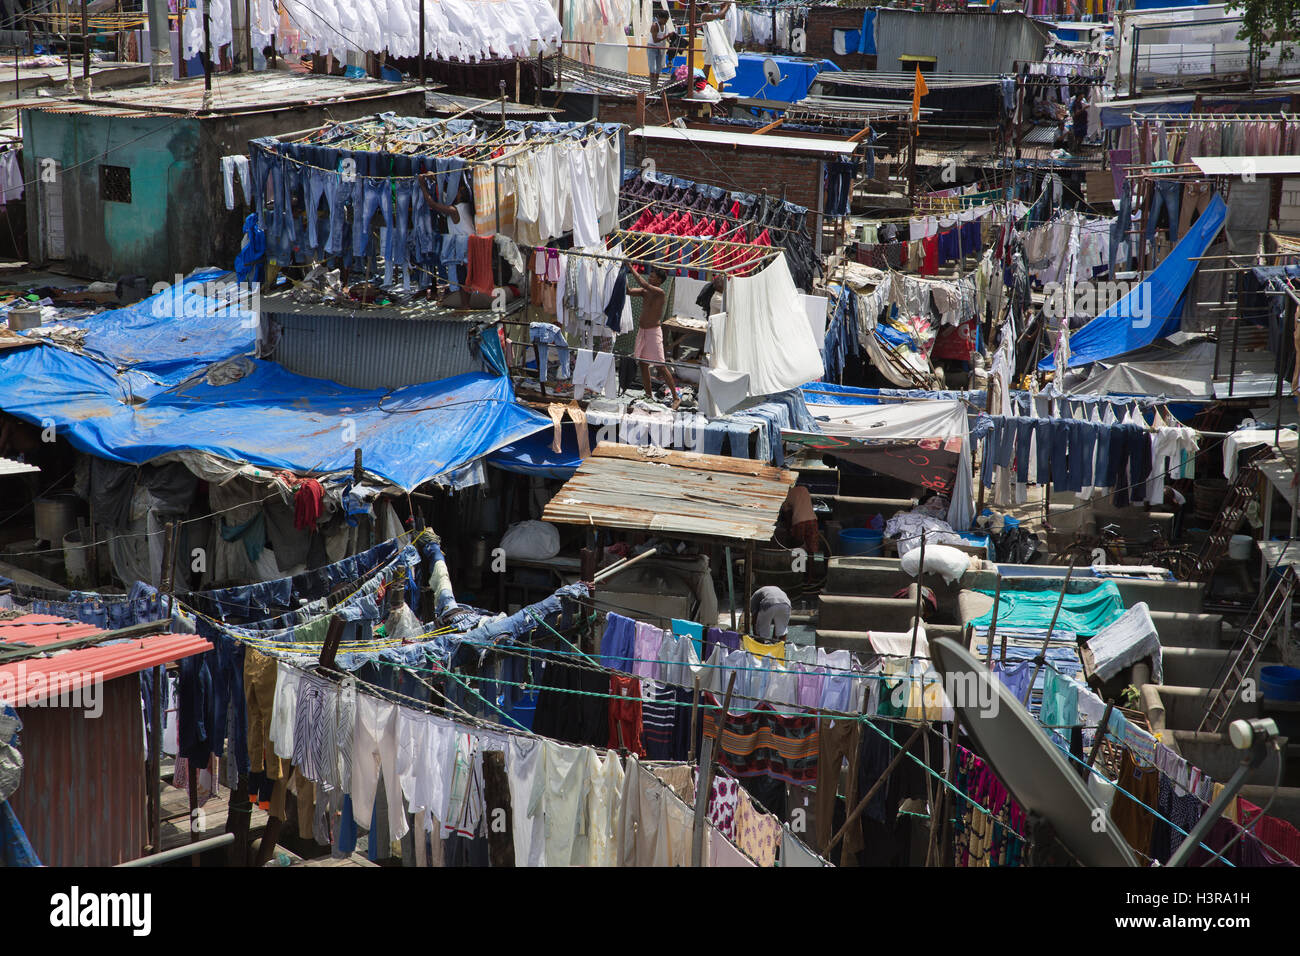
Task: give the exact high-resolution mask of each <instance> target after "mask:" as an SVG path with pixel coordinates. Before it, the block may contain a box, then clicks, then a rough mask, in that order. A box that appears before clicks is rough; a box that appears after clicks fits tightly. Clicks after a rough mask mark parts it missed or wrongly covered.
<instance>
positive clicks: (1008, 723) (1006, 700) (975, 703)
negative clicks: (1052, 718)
mask: <svg viewBox="0 0 1300 956" xmlns="http://www.w3.org/2000/svg"><path fill="white" fill-rule="evenodd" d="M930 657H931V659H932V660H933V662H934V666H935V668H936V669H937V670H938V671H939V673H940V674H942V675H943V676H944V678H945V680H944V686H945V687H951V688H953V690H950V691H949V693H948V696H949V697H950V698H952V699H953V706H954V707H955V708H956V710H957V711H958V713H959V714H960V715H961V719H962V723H963V724H965V726H966V729H967V731H968V732H969V733H970V735H971V736H972V737H973V738H975V741H976V743H978V744H979V747H980V749H981V750H982V751H983V752H984V754H985V756H986V757H987V758H988V761H989V763H990V764H991V765H992V768H993V770H994V772H996V773H997V775H998V776H999V777H1001V778H1002V782H1003V783H1005V784H1006V785H1007V789H1008V790H1010V791H1011V793H1012V795H1013V796H1014V797H1015V798H1016V802H1018V803H1019V804H1020V805H1021V806H1022V807H1023V808H1024V809H1025V811H1026V812H1027V813H1033V814H1036V815H1038V816H1039V817H1041V818H1042V819H1043V820H1044V821H1046V822H1047V824H1048V825H1049V826H1051V828H1052V829H1053V831H1054V832H1055V836H1056V838H1057V839H1058V840H1059V841H1060V842H1061V843H1062V844H1063V845H1064V846H1065V847H1066V849H1068V850H1069V851H1070V853H1071V854H1073V855H1074V857H1075V858H1076V859H1077V860H1078V861H1079V862H1080V863H1082V864H1083V865H1084V866H1137V865H1138V863H1137V860H1136V859H1135V858H1134V856H1133V853H1132V851H1131V850H1130V849H1129V847H1128V844H1127V843H1125V842H1124V838H1123V837H1122V836H1121V835H1120V834H1119V832H1118V829H1117V828H1116V827H1114V826H1111V825H1109V816H1108V815H1107V813H1106V808H1105V807H1104V806H1103V805H1102V804H1101V803H1100V801H1098V800H1097V798H1096V797H1095V796H1093V795H1092V794H1090V793H1089V792H1088V791H1087V789H1086V788H1085V787H1084V786H1083V783H1082V782H1080V780H1079V775H1078V774H1077V773H1076V772H1075V771H1074V770H1073V769H1072V768H1071V767H1070V765H1069V763H1067V762H1066V759H1065V758H1064V757H1063V756H1061V753H1060V751H1059V750H1057V748H1056V747H1055V746H1054V745H1053V744H1052V743H1051V741H1049V740H1048V739H1047V737H1046V735H1045V734H1044V733H1043V729H1042V728H1041V727H1040V726H1039V725H1038V723H1037V721H1035V720H1034V719H1033V717H1031V716H1030V715H1029V711H1028V710H1026V709H1025V707H1024V706H1023V705H1022V704H1021V703H1020V702H1019V701H1018V700H1016V698H1015V697H1014V696H1012V694H1011V692H1010V691H1008V690H1007V688H1006V686H1005V685H1004V684H1003V683H1002V681H1001V680H999V679H998V678H997V677H995V676H994V675H993V674H992V673H991V672H990V671H989V669H988V668H987V667H986V666H985V665H984V664H982V663H981V662H980V661H978V660H976V659H975V657H974V656H973V655H972V654H971V653H970V651H968V650H966V648H964V647H962V646H961V645H960V644H958V643H957V642H956V641H954V640H952V639H951V638H947V637H940V638H936V639H935V640H933V641H931V642H930ZM954 691H960V692H956V693H954ZM981 702H982V703H981ZM1099 815H1100V816H1101V817H1102V818H1103V819H1105V820H1106V821H1107V824H1108V825H1107V826H1106V827H1105V829H1103V830H1102V831H1101V832H1100V833H1099V832H1097V830H1096V829H1094V823H1093V821H1094V820H1096V819H1098V816H1099Z"/></svg>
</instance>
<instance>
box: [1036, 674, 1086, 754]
mask: <svg viewBox="0 0 1300 956" xmlns="http://www.w3.org/2000/svg"><path fill="white" fill-rule="evenodd" d="M1038 719H1039V721H1040V722H1041V723H1042V725H1043V726H1044V727H1046V728H1048V730H1050V731H1051V732H1052V733H1054V734H1057V735H1059V736H1061V737H1064V738H1065V739H1066V740H1069V739H1070V732H1069V730H1068V729H1067V728H1069V727H1072V726H1074V725H1075V724H1077V723H1078V722H1079V685H1078V684H1076V683H1075V682H1074V681H1072V680H1070V679H1069V678H1068V677H1062V676H1061V675H1060V674H1058V673H1056V671H1054V670H1050V669H1049V670H1048V671H1047V680H1046V681H1045V682H1044V683H1043V708H1042V710H1041V711H1040V712H1039V715H1038Z"/></svg>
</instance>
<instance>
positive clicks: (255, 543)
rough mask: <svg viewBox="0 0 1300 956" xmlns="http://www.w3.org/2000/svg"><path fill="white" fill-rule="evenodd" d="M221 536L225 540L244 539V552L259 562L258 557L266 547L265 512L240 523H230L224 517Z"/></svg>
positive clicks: (252, 559) (251, 559) (249, 558)
mask: <svg viewBox="0 0 1300 956" xmlns="http://www.w3.org/2000/svg"><path fill="white" fill-rule="evenodd" d="M221 538H222V540H223V541H243V542H244V553H245V554H247V555H248V560H249V561H251V562H252V563H253V564H257V559H258V558H260V557H261V556H262V549H263V548H265V547H266V515H265V513H264V512H261V511H259V512H258V513H257V514H255V515H254V516H253V517H251V518H249V519H248V520H247V521H245V522H244V523H243V524H240V525H228V524H226V519H225V518H222V519H221Z"/></svg>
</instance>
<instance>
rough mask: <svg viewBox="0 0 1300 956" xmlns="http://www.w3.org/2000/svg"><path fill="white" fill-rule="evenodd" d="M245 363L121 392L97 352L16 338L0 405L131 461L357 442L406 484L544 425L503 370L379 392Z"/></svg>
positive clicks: (319, 465) (323, 468)
mask: <svg viewBox="0 0 1300 956" xmlns="http://www.w3.org/2000/svg"><path fill="white" fill-rule="evenodd" d="M253 365H254V369H253V371H252V372H251V373H250V374H249V375H247V376H246V377H244V378H243V379H241V380H240V381H238V382H234V383H232V384H229V385H219V386H218V385H208V384H207V383H206V382H204V381H203V379H202V378H198V379H194V380H192V381H191V382H190V383H189V384H187V385H184V386H182V387H180V388H176V389H168V390H162V391H156V392H154V393H153V394H152V395H149V396H148V397H147V399H145V400H143V401H138V402H136V403H132V401H131V396H130V395H129V393H128V390H127V389H126V388H125V387H124V386H123V384H122V382H121V381H120V380H119V379H118V378H117V377H116V376H115V375H114V373H113V370H112V369H111V368H109V367H107V366H106V365H104V364H103V363H102V362H99V361H95V360H93V359H91V358H88V357H86V356H80V355H75V354H73V353H70V352H65V351H63V350H61V349H57V348H52V347H48V346H42V347H38V348H33V349H22V350H19V351H16V352H10V353H9V354H7V355H4V356H3V357H0V408H3V409H4V410H5V411H7V412H9V413H10V414H13V415H16V416H18V417H19V418H22V419H24V420H25V421H29V422H34V423H37V424H39V423H41V422H42V421H44V420H46V419H49V420H52V421H53V422H54V423H55V426H56V428H57V431H58V433H59V434H60V435H62V436H63V437H65V438H67V439H68V440H69V441H70V442H71V443H72V444H73V446H74V447H76V448H77V449H78V450H80V451H84V452H87V453H88V454H91V455H96V456H98V457H100V458H106V459H108V460H110V461H121V462H129V463H134V464H144V463H145V462H148V461H152V460H153V459H155V458H158V457H160V456H162V455H168V454H175V453H206V454H209V455H215V456H216V457H218V458H223V459H226V460H228V461H234V462H246V463H248V464H251V465H255V466H258V467H261V468H270V469H276V470H278V469H287V470H289V471H294V472H299V473H310V474H315V475H320V476H327V477H329V476H338V477H342V476H344V475H347V474H350V473H351V471H352V467H353V461H354V453H355V451H356V449H357V448H361V449H363V460H362V464H363V466H364V467H365V470H366V471H367V472H369V473H371V474H373V475H377V476H379V477H380V478H383V479H386V480H387V481H389V482H391V483H392V484H394V485H397V486H398V487H400V488H403V489H405V490H407V491H409V490H411V489H413V488H415V487H416V486H417V485H419V484H421V483H423V482H425V481H432V480H434V479H437V478H439V477H440V476H443V475H446V474H448V473H450V472H452V471H454V470H455V469H457V468H459V467H461V466H463V465H465V464H467V463H469V462H472V461H475V460H476V459H478V458H481V457H483V456H485V455H489V454H491V453H492V452H494V451H496V450H497V449H498V448H501V447H502V446H504V445H508V444H510V443H511V442H514V441H518V440H519V439H521V438H524V437H526V436H528V435H531V434H533V433H535V432H537V431H540V430H542V429H543V428H549V427H550V425H551V421H550V419H549V418H546V417H545V416H543V415H540V414H538V413H537V412H534V411H532V410H531V409H528V408H525V407H523V406H521V405H518V404H517V403H516V402H515V400H514V390H513V388H512V386H511V384H510V380H509V379H508V378H504V377H502V376H498V375H488V374H484V373H468V374H465V375H457V376H455V377H453V378H448V379H443V380H441V381H437V382H428V383H424V384H420V385H408V386H405V387H403V388H397V389H393V390H391V391H385V390H383V389H358V388H348V387H346V386H343V385H339V384H337V383H335V382H330V381H326V380H324V379H318V378H308V377H306V376H303V375H295V374H294V373H292V372H288V371H286V370H285V369H284V368H283V367H281V366H279V365H277V364H275V363H272V362H263V361H254V362H253ZM180 457H181V458H182V460H184V455H183V454H181V456H180Z"/></svg>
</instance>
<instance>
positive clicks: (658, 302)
mask: <svg viewBox="0 0 1300 956" xmlns="http://www.w3.org/2000/svg"><path fill="white" fill-rule="evenodd" d="M667 279H668V276H667V275H666V274H665V273H664V271H663V270H662V269H659V268H652V269H651V270H650V271H649V272H647V273H646V274H645V275H643V276H642V277H641V287H640V288H639V289H628V290H627V294H628V295H639V296H644V297H645V303H644V306H643V308H642V309H641V324H640V327H639V328H638V329H637V331H636V350H635V351H634V352H633V355H634V356H635V357H636V358H637V359H639V360H640V362H641V384H642V385H643V386H644V387H645V395H646V398H648V399H651V400H653V399H654V387H653V380H652V378H651V376H650V367H651V365H652V364H653V365H659V366H661V367H662V368H663V373H664V378H665V380H667V382H668V388H669V390H670V391H671V392H672V394H673V406H672V407H673V410H674V411H675V410H676V409H677V407H678V406H680V405H681V403H682V400H681V397H680V396H679V395H678V394H677V382H676V381H675V380H674V379H673V373H672V369H670V368H669V367H668V365H667V362H666V360H665V359H664V330H663V329H662V328H661V327H660V325H659V323H660V322H662V321H663V319H664V306H665V305H666V303H667V298H668V297H667V295H666V293H665V292H664V282H665V281H666V280H667Z"/></svg>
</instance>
